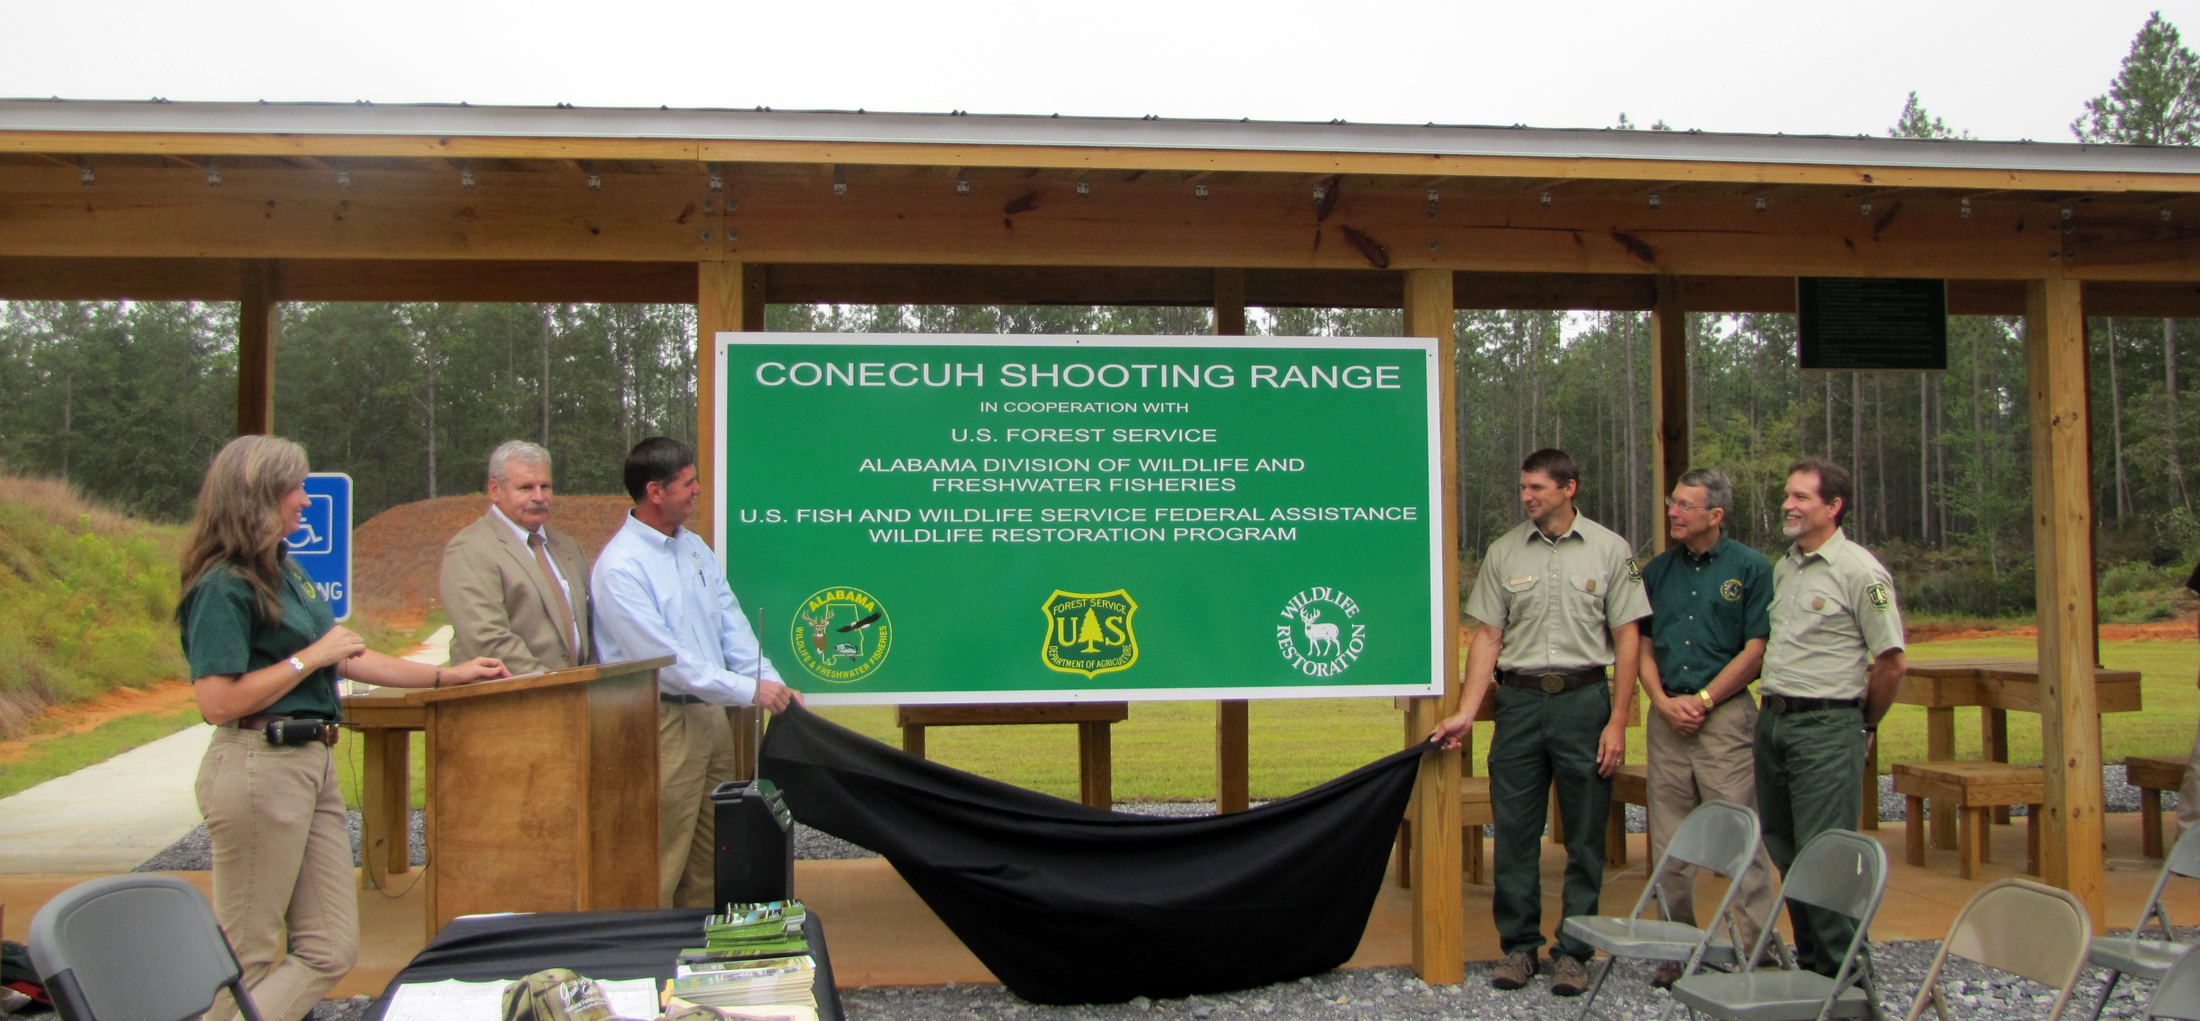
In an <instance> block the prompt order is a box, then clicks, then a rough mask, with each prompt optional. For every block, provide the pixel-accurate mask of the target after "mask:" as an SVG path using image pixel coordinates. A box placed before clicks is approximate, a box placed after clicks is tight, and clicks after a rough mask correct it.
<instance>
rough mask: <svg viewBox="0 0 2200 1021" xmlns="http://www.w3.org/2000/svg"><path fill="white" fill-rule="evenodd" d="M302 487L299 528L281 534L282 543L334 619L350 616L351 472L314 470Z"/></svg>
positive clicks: (344, 618)
mask: <svg viewBox="0 0 2200 1021" xmlns="http://www.w3.org/2000/svg"><path fill="white" fill-rule="evenodd" d="M305 489H306V497H307V502H306V507H305V510H304V511H302V512H301V513H300V514H299V515H298V530H297V531H295V532H292V533H290V534H289V535H287V536H284V537H283V545H284V546H285V547H287V548H288V549H289V550H290V556H291V559H293V560H296V561H297V562H298V566H299V567H302V568H304V569H305V572H306V577H308V578H310V579H312V581H313V588H314V591H316V592H318V593H320V595H321V598H322V599H323V600H324V601H326V602H327V603H328V604H329V607H330V608H331V609H333V610H334V611H335V612H336V619H337V620H346V619H349V618H350V617H351V476H349V475H346V474H344V473H342V472H315V473H313V474H311V475H308V476H306V485H305Z"/></svg>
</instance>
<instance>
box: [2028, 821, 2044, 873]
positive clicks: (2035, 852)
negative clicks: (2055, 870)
mask: <svg viewBox="0 0 2200 1021" xmlns="http://www.w3.org/2000/svg"><path fill="white" fill-rule="evenodd" d="M2041 807H2043V806H2040V805H2026V806H2024V873H2025V874H2026V875H2028V876H2036V875H2039V874H2040V809H2041Z"/></svg>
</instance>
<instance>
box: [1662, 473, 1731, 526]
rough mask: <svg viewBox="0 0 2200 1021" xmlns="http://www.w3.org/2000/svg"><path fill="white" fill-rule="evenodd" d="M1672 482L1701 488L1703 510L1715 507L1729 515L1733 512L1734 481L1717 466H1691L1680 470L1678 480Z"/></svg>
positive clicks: (1677, 484)
mask: <svg viewBox="0 0 2200 1021" xmlns="http://www.w3.org/2000/svg"><path fill="white" fill-rule="evenodd" d="M1674 484H1675V485H1676V486H1693V487H1695V488H1697V489H1701V490H1703V495H1704V509H1705V510H1710V509H1711V508H1713V507H1716V508H1718V509H1720V510H1723V511H1725V512H1726V513H1727V515H1728V516H1730V517H1731V516H1732V515H1733V514H1734V483H1733V482H1731V481H1729V480H1728V479H1727V477H1726V473H1725V472H1723V471H1720V470H1718V469H1717V468H1691V469H1689V470H1687V471H1685V472H1682V473H1681V477H1680V481H1678V482H1676V483H1674Z"/></svg>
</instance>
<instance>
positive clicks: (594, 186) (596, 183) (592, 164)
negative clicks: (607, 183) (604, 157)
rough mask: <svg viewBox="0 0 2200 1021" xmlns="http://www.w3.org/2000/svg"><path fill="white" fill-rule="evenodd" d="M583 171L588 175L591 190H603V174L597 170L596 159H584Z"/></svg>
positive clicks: (582, 163)
mask: <svg viewBox="0 0 2200 1021" xmlns="http://www.w3.org/2000/svg"><path fill="white" fill-rule="evenodd" d="M581 173H583V174H586V175H588V190H589V191H602V190H603V175H602V174H601V173H598V172H597V170H596V161H595V160H582V161H581Z"/></svg>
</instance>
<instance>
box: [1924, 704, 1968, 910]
mask: <svg viewBox="0 0 2200 1021" xmlns="http://www.w3.org/2000/svg"><path fill="white" fill-rule="evenodd" d="M1955 757H1956V711H1955V710H1954V709H1952V708H1947V709H1936V708H1931V707H1928V708H1927V709H1926V710H1925V758H1926V759H1927V760H1929V761H1932V762H1948V761H1951V760H1953V759H1954V758H1955ZM1956 821H1957V820H1956V802H1955V799H1953V798H1934V799H1933V814H1932V830H1931V836H1932V844H1933V846H1934V847H1939V848H1949V847H1954V846H1956V830H1957V828H1958V827H1957V825H1956ZM1965 875H1966V877H1968V875H1969V874H1968V873H1966V874H1965Z"/></svg>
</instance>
